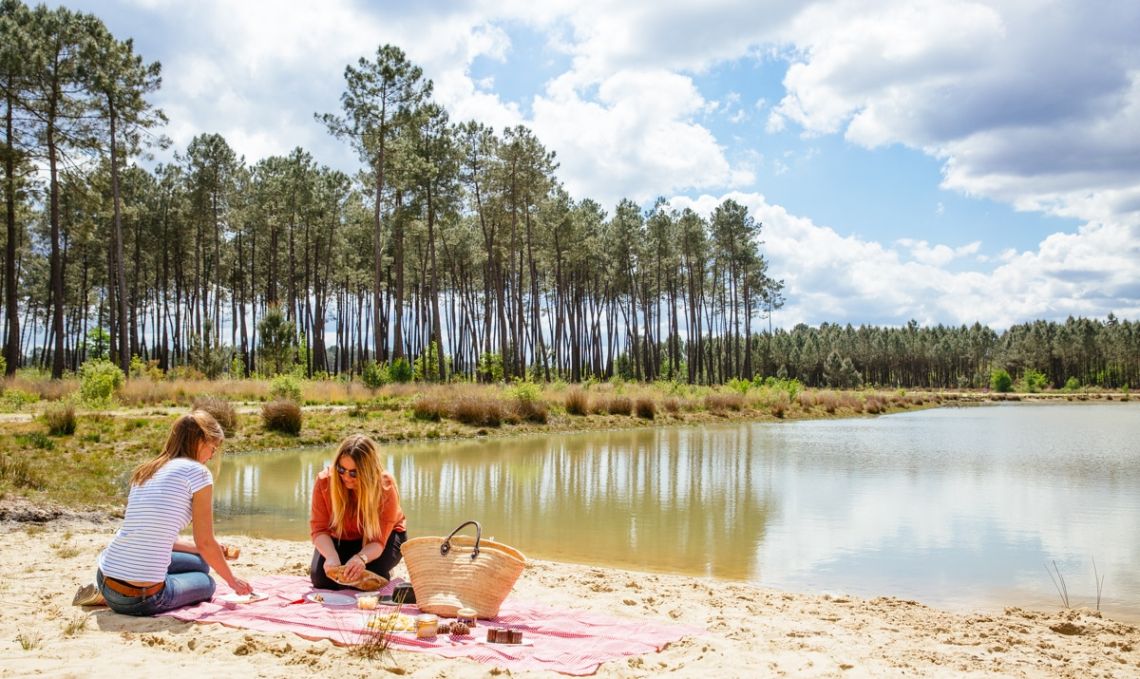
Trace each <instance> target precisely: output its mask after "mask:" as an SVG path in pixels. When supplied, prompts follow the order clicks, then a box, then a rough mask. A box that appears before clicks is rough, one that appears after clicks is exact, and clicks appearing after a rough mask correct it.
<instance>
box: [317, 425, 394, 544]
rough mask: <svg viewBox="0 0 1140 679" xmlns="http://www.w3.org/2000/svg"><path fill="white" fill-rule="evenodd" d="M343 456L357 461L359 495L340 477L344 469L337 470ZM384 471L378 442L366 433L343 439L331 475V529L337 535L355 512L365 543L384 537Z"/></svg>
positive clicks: (351, 435) (356, 490)
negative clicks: (352, 491) (381, 519)
mask: <svg viewBox="0 0 1140 679" xmlns="http://www.w3.org/2000/svg"><path fill="white" fill-rule="evenodd" d="M342 457H348V458H350V459H351V460H352V461H353V462H355V463H356V489H355V498H353V497H352V496H351V495H350V493H349V490H348V488H346V487H345V485H344V481H343V480H341V478H340V472H338V471H337V470H336V467H337V465H339V464H340V458H342ZM383 474H384V468H383V467H381V466H380V451H379V449H378V448H377V446H376V442H375V441H373V440H372V439H370V438H368V437H367V436H365V435H364V434H350V435H349V436H347V437H345V439H344V440H343V441H341V442H340V447H338V448H337V451H336V458H335V459H334V462H333V469H332V470H331V473H330V474H329V500H330V504H331V505H332V507H331V509H332V512H330V517H329V531H330V532H331V533H332V534H333V535H343V534H344V524H345V520H346V519H347V518H348V517H349V516H350V515H351V516H352V517H353V518H355V519H356V525H357V526H359V527H360V533H361V536H362V537H363V538H364V542H366V543H367V542H373V541H375V540H378V539H379V538H380V515H381V514H382V513H383V509H384V493H383V492H382V489H381V487H380V486H381V482H382V479H383ZM350 500H351V501H350ZM350 505H352V506H350Z"/></svg>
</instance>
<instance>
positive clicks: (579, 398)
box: [566, 388, 590, 415]
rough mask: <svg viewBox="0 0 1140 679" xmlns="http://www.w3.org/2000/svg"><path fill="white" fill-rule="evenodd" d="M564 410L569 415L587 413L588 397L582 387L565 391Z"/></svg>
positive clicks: (588, 407)
mask: <svg viewBox="0 0 1140 679" xmlns="http://www.w3.org/2000/svg"><path fill="white" fill-rule="evenodd" d="M566 412H567V413H569V414H571V415H588V414H589V413H590V397H589V395H587V394H586V392H585V390H583V389H577V388H575V389H571V390H570V391H568V392H567V393H566Z"/></svg>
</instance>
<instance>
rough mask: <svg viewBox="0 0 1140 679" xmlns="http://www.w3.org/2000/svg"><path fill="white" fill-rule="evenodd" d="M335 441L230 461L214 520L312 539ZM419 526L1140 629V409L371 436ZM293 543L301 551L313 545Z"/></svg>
mask: <svg viewBox="0 0 1140 679" xmlns="http://www.w3.org/2000/svg"><path fill="white" fill-rule="evenodd" d="M332 454H333V447H332V446H330V447H328V448H322V449H305V450H300V451H285V452H276V453H264V454H249V455H230V456H227V457H226V458H225V459H224V461H223V463H222V467H221V470H220V472H219V474H218V479H217V487H216V490H215V494H216V495H217V497H216V505H217V510H216V511H217V513H218V523H219V530H220V531H222V532H237V533H248V534H251V535H257V536H266V537H278V538H290V539H297V540H307V539H308V507H309V493H310V489H311V487H312V483H313V479H314V477H315V476H316V474H317V473H318V472H319V471H320V470H321V469H322V468H323V467H325V466H327V465H328V464H330V463H331V460H332ZM385 454H386V459H385V465H386V466H387V467H388V468H389V469H391V470H392V471H393V473H394V474H395V475H396V478H397V479H398V481H399V484H400V489H401V494H402V498H403V502H404V507H405V511H406V513H407V514H408V516H409V532H410V534H412V535H441V534H446V533H448V532H450V530H451V529H452V528H453V527H455V526H456V525H458V524H459V523H460V522H462V521H463V520H465V519H468V518H477V519H479V520H480V521H481V522H482V523H483V525H484V528H485V531H486V533H487V534H488V535H493V536H494V537H495V538H496V539H497V540H500V541H502V542H507V543H509V544H511V545H512V546H515V547H517V548H519V549H521V550H522V551H523V552H524V553H526V554H527V555H529V556H533V557H538V558H547V559H556V560H562V561H572V562H579V563H591V564H612V565H617V566H621V567H627V568H634V569H640V570H661V571H672V572H680V573H689V574H692V575H694V576H698V577H710V576H711V577H716V578H727V579H735V580H748V581H752V582H756V583H758V584H761V585H765V586H769V587H775V588H779V589H785V590H795V591H809V592H818V591H827V592H836V593H839V592H847V593H852V594H857V595H862V596H875V595H880V594H889V595H894V596H899V597H905V598H913V599H917V600H920V601H923V602H926V603H930V604H933V605H940V606H947V607H951V608H959V609H965V608H983V609H991V610H997V609H1000V608H1001V607H1002V606H1004V605H1007V604H1017V605H1031V606H1036V607H1056V606H1059V605H1060V602H1061V598H1060V596H1059V595H1058V594H1057V591H1056V589H1055V588H1054V584H1053V582H1052V581H1051V579H1050V576H1049V574H1048V572H1047V571H1046V564H1049V568H1050V570H1052V564H1053V562H1056V565H1057V567H1058V568H1059V569H1060V572H1061V575H1062V576H1063V577H1064V580H1065V584H1066V585H1067V587H1068V591H1069V601H1070V604H1071V605H1073V606H1080V605H1088V606H1095V603H1096V592H1097V589H1096V580H1095V578H1094V574H1093V560H1094V559H1095V562H1096V568H1097V569H1098V572H1099V573H1100V575H1101V576H1102V577H1103V578H1104V585H1103V590H1102V597H1101V608H1102V610H1105V611H1107V612H1109V613H1111V614H1113V615H1114V616H1116V617H1120V618H1127V619H1130V620H1140V569H1138V566H1140V404H1133V403H1128V404H1122V403H1104V404H1079V405H1077V404H1049V405H1027V404H1003V405H992V406H981V407H970V408H943V409H937V410H926V411H921V412H913V413H902V414H897V415H889V416H884V417H877V418H869V419H853V420H829V421H818V422H789V423H777V424H748V423H746V424H731V425H717V426H701V427H667V428H657V429H646V430H637V431H621V432H594V433H584V434H568V435H567V434H564V435H551V436H540V437H525V438H512V439H506V440H492V441H460V442H456V441H448V442H442V443H436V444H432V445H426V444H417V445H401V446H386V447H385ZM308 550H309V548H308V547H307V546H302V545H298V553H299V555H304V557H303V558H307V555H308V554H309V553H310V552H309V551H308Z"/></svg>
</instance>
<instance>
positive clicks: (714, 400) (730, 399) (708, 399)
mask: <svg viewBox="0 0 1140 679" xmlns="http://www.w3.org/2000/svg"><path fill="white" fill-rule="evenodd" d="M705 408H706V409H707V410H708V411H709V412H713V413H723V412H725V411H727V410H742V409H743V408H744V396H743V395H742V394H709V395H708V396H705Z"/></svg>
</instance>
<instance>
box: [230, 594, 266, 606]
mask: <svg viewBox="0 0 1140 679" xmlns="http://www.w3.org/2000/svg"><path fill="white" fill-rule="evenodd" d="M268 598H269V595H268V594H262V593H261V592H250V593H249V594H223V595H222V596H220V597H218V600H219V601H221V602H222V603H224V604H252V603H253V602H255V601H265V600H266V599H268Z"/></svg>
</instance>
